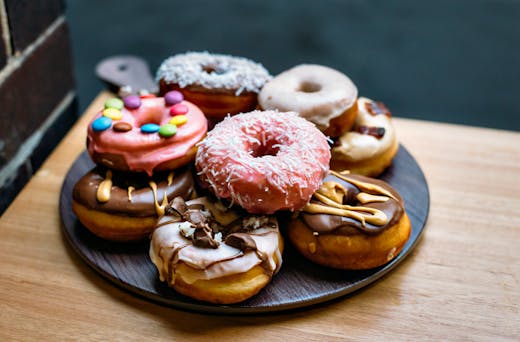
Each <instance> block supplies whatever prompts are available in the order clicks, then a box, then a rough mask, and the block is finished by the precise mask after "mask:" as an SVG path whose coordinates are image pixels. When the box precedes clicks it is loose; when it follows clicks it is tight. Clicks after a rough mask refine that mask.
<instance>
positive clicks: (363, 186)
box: [330, 170, 398, 201]
mask: <svg viewBox="0 0 520 342" xmlns="http://www.w3.org/2000/svg"><path fill="white" fill-rule="evenodd" d="M330 173H331V174H332V175H334V176H336V177H338V178H340V179H343V180H344V181H345V182H349V183H352V184H354V185H355V186H357V187H358V188H360V189H361V190H362V191H374V192H376V193H377V192H378V193H380V194H381V195H385V196H387V197H390V198H392V199H394V200H396V201H398V199H397V198H395V196H394V195H392V193H390V191H387V190H386V189H383V188H382V187H380V186H379V185H375V184H371V183H366V182H362V181H358V180H355V179H352V178H349V177H347V176H346V175H345V174H341V173H338V172H336V171H333V170H330Z"/></svg>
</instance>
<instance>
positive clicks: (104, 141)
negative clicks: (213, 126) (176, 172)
mask: <svg viewBox="0 0 520 342" xmlns="http://www.w3.org/2000/svg"><path fill="white" fill-rule="evenodd" d="M207 127H208V123H207V120H206V118H205V117H204V114H202V112H201V111H200V110H199V108H197V106H195V105H194V104H192V103H190V102H188V101H183V97H182V94H181V93H179V92H171V93H168V94H166V95H165V97H164V98H162V97H148V98H139V97H137V96H134V95H131V96H128V97H125V99H124V101H122V100H120V99H117V98H112V99H109V100H107V101H106V102H105V109H104V110H102V111H101V112H99V113H97V114H96V116H95V117H94V118H93V120H92V121H91V122H90V124H89V126H88V135H87V149H88V152H89V154H90V156H91V158H92V160H93V161H94V162H95V163H96V164H100V165H105V166H106V167H108V168H111V169H114V170H120V171H131V172H142V171H144V172H146V173H148V175H152V173H153V172H154V171H163V170H173V169H175V168H178V167H180V166H183V165H185V164H187V163H188V162H190V161H192V160H193V159H194V158H195V153H196V150H197V148H196V146H195V145H196V144H197V143H198V142H199V141H200V140H201V139H202V138H203V137H204V136H205V135H206V132H207V129H208V128H207Z"/></svg>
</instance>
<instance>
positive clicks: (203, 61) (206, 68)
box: [156, 52, 271, 121]
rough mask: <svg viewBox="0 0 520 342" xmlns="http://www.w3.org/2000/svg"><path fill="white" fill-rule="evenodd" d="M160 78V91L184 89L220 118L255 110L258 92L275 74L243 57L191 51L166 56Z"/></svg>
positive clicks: (206, 111)
mask: <svg viewBox="0 0 520 342" xmlns="http://www.w3.org/2000/svg"><path fill="white" fill-rule="evenodd" d="M156 79H157V82H158V83H159V93H160V94H165V93H166V92H168V91H171V90H178V91H181V92H182V93H183V94H184V97H185V98H186V99H187V100H188V101H191V102H193V103H195V104H196V105H197V106H199V107H200V109H201V110H202V111H203V112H204V114H205V115H206V116H207V117H208V119H210V120H212V121H220V120H222V119H223V118H224V117H225V116H226V115H228V114H231V115H234V114H237V113H242V112H249V111H251V110H253V109H255V108H256V106H257V103H258V100H257V97H258V92H259V91H260V89H262V87H263V85H264V84H265V83H266V82H267V81H268V80H270V79H271V75H270V74H269V72H268V71H267V70H266V69H265V68H264V67H263V66H262V65H261V64H258V63H255V62H253V61H251V60H249V59H246V58H243V57H233V56H228V55H221V54H210V53H208V52H188V53H185V54H178V55H175V56H172V57H170V58H168V59H166V60H165V61H164V62H163V63H162V64H161V65H160V67H159V69H158V70H157V77H156Z"/></svg>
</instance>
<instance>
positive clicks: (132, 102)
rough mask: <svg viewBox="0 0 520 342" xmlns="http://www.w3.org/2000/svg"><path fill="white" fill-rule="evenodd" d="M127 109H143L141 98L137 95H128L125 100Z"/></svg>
mask: <svg viewBox="0 0 520 342" xmlns="http://www.w3.org/2000/svg"><path fill="white" fill-rule="evenodd" d="M123 102H124V103H125V107H126V108H128V109H137V108H139V107H141V98H140V97H139V96H136V95H128V96H127V97H125V98H124V99H123Z"/></svg>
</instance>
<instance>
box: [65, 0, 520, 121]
mask: <svg viewBox="0 0 520 342" xmlns="http://www.w3.org/2000/svg"><path fill="white" fill-rule="evenodd" d="M66 16H67V19H68V22H69V26H70V30H71V39H72V49H73V56H74V67H75V74H76V86H77V92H78V96H79V107H80V111H82V110H83V109H84V108H85V107H86V106H87V105H88V103H89V102H90V101H91V100H92V99H93V98H94V97H95V96H96V94H97V93H98V92H99V91H100V90H101V89H103V87H104V85H103V84H102V83H101V82H99V81H98V80H97V79H96V77H95V75H94V68H95V65H96V63H97V62H99V61H100V60H102V59H103V58H105V57H108V56H111V55H118V54H132V55H137V56H140V57H142V58H144V59H145V60H146V61H147V62H148V63H149V65H150V68H151V70H152V73H153V74H155V71H156V70H157V68H158V66H159V64H160V63H161V61H162V60H164V59H165V58H167V57H168V56H170V55H173V54H176V53H183V52H186V51H190V50H191V51H203V50H207V51H210V52H218V53H225V54H232V55H237V56H244V57H248V58H251V59H253V60H255V61H257V62H260V63H262V64H263V65H264V66H265V67H266V68H267V69H268V70H269V71H270V72H271V73H272V74H273V75H276V74H278V73H279V72H281V71H283V70H286V69H288V68H290V67H292V66H294V65H296V64H299V63H317V64H323V65H327V66H330V67H333V68H336V69H338V70H340V71H342V72H344V73H346V74H347V75H348V76H349V77H350V78H351V79H352V80H353V81H354V82H355V83H356V85H357V86H358V89H359V91H360V94H362V95H364V96H368V97H371V98H374V99H377V100H380V101H383V102H385V103H386V104H387V106H388V107H389V108H390V110H391V111H392V112H393V114H394V115H395V116H399V117H407V118H418V119H425V120H433V121H443V122H451V123H460V124H468V125H476V126H485V127H492V128H501V129H510V130H516V131H518V130H520V101H519V95H520V1H516V0H437V1H414V0H394V1H383V0H371V1H368V0H321V1H312V0H300V1H279V0H263V1H248V0H227V1H226V0H224V1H203V0H191V1H172V0H155V1H144V0H134V1H125V2H120V1H118V2H116V1H101V0H89V1H86V0H70V1H68V2H67V10H66Z"/></svg>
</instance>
